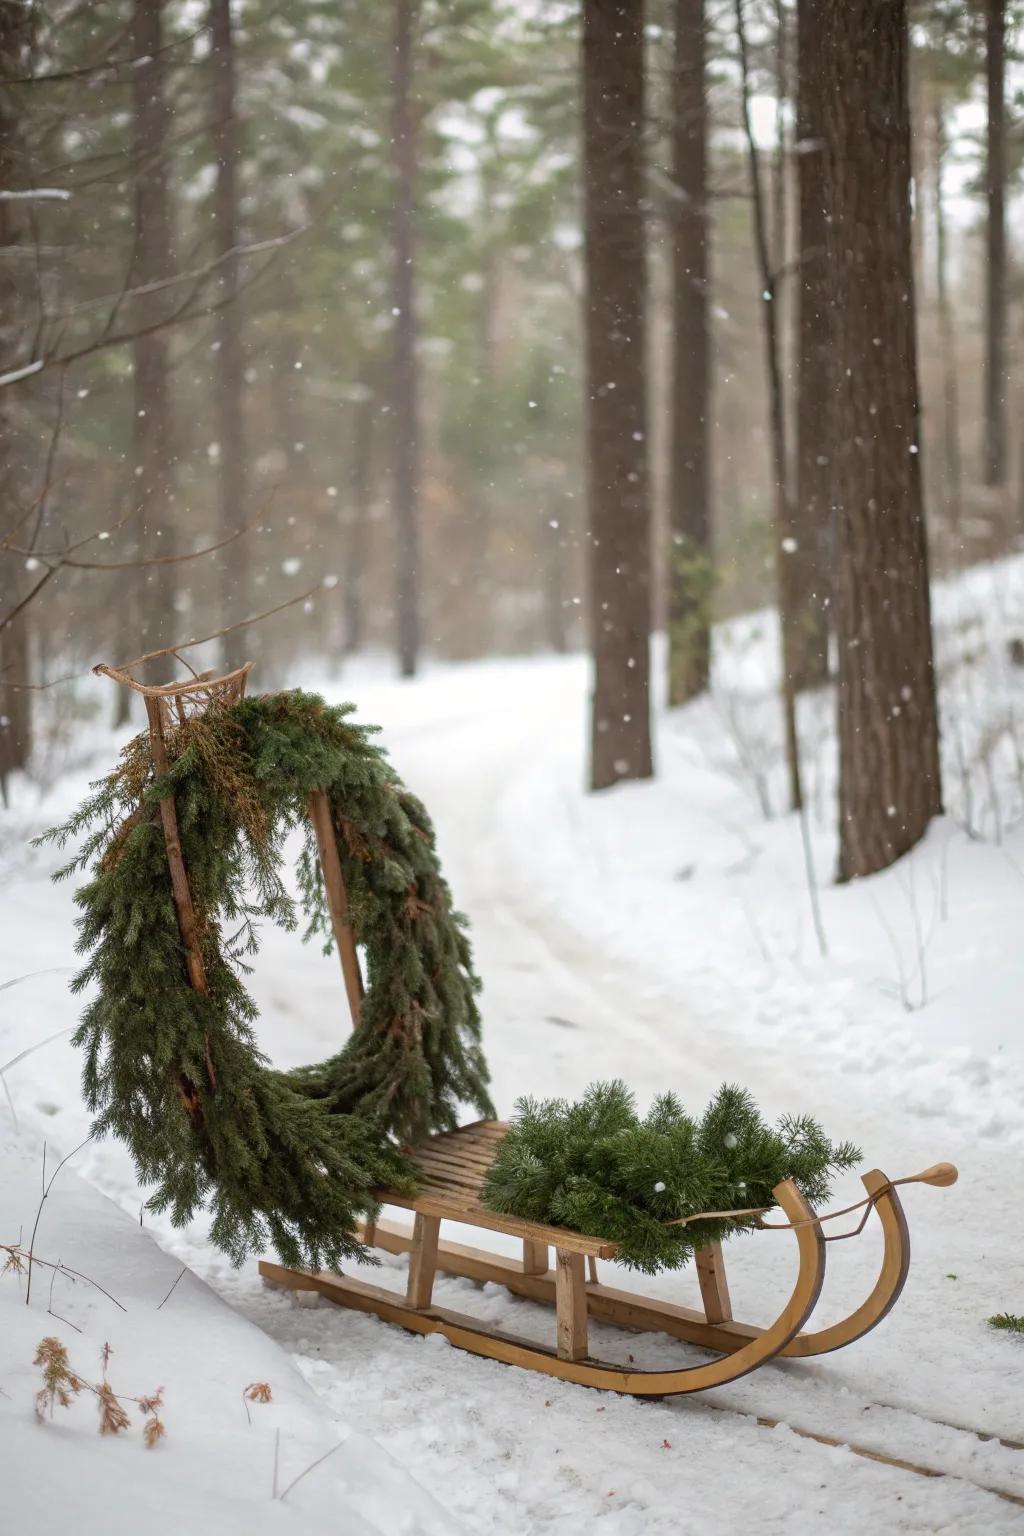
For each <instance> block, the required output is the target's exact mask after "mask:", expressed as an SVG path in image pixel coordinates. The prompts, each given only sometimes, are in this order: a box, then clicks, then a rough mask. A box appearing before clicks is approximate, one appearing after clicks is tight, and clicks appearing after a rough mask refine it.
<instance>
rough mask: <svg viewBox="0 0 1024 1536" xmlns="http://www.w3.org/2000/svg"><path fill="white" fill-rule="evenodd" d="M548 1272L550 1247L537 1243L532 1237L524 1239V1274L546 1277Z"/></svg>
mask: <svg viewBox="0 0 1024 1536" xmlns="http://www.w3.org/2000/svg"><path fill="white" fill-rule="evenodd" d="M547 1272H548V1245H547V1243H538V1242H535V1241H534V1239H533V1238H532V1237H524V1238H523V1274H524V1275H546V1274H547Z"/></svg>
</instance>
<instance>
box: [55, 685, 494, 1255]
mask: <svg viewBox="0 0 1024 1536" xmlns="http://www.w3.org/2000/svg"><path fill="white" fill-rule="evenodd" d="M351 709H352V706H350V705H341V706H328V705H327V704H325V703H324V701H323V700H322V699H320V698H317V697H316V696H315V695H312V694H307V693H303V692H298V691H296V692H292V693H284V694H276V695H266V696H263V697H254V698H248V699H240V700H237V701H236V702H232V703H224V702H219V703H218V702H215V703H213V704H211V706H210V708H209V709H208V710H207V711H206V712H205V713H203V714H200V715H197V716H194V717H192V718H186V719H185V720H183V721H181V722H180V723H179V724H176V725H174V726H172V727H169V728H168V730H167V732H166V745H167V751H168V758H169V769H168V772H167V774H166V776H165V777H163V778H161V777H160V776H159V775H158V774H157V773H156V771H155V769H154V766H153V760H152V755H151V750H150V742H149V738H148V736H147V735H141V736H137V737H135V738H134V740H133V741H131V742H130V743H129V744H128V745H127V747H125V749H124V751H123V753H122V757H121V761H120V764H119V765H118V767H117V768H116V769H115V770H114V772H113V773H111V774H110V775H109V777H107V778H106V779H102V780H100V781H98V783H96V784H94V785H93V786H92V791H93V793H92V794H91V795H90V797H89V798H88V799H87V800H86V801H85V803H84V804H83V805H82V806H81V808H80V809H79V810H78V811H77V812H76V814H75V815H73V816H72V817H71V819H70V820H69V821H68V822H67V823H66V824H65V825H64V826H62V827H57V828H54V829H53V830H52V831H51V832H49V833H46V834H45V836H44V838H42V839H40V841H48V840H49V841H55V842H56V843H57V844H58V845H59V846H61V847H63V846H64V845H65V844H66V843H67V842H68V841H69V840H70V839H77V838H79V837H80V836H82V834H85V838H84V842H83V843H82V845H81V847H80V849H79V851H78V853H77V854H76V856H75V857H74V858H73V859H72V860H71V862H70V863H69V864H67V865H66V867H65V868H64V869H62V870H60V871H58V874H57V877H56V878H58V879H59V878H62V877H66V876H68V875H70V874H72V873H73V872H75V871H77V870H80V869H83V868H85V867H86V866H88V865H90V864H93V869H92V877H91V879H90V880H89V881H88V883H87V884H85V885H84V886H83V887H82V888H81V889H80V890H79V891H78V892H77V894H76V898H75V899H76V902H77V903H78V905H79V907H80V908H81V909H82V913H81V916H80V918H79V920H78V924H79V929H80V936H79V940H78V946H77V947H78V950H79V952H80V953H82V954H84V955H86V956H87V957H88V958H87V961H86V963H85V965H84V967H83V969H82V970H81V971H80V972H79V974H78V975H77V976H76V977H75V979H74V981H73V983H72V986H73V990H75V991H76V992H80V991H82V990H84V989H85V988H86V987H89V986H91V985H95V987H96V989H97V990H96V995H95V996H94V997H93V998H92V1000H91V1001H90V1002H89V1004H88V1006H87V1007H86V1009H85V1012H84V1015H83V1017H82V1020H81V1023H80V1024H79V1027H78V1029H77V1031H76V1033H75V1036H74V1041H75V1043H76V1044H77V1045H80V1046H82V1047H84V1049H85V1066H84V1070H83V1082H84V1090H85V1096H86V1100H87V1102H88V1104H89V1107H90V1109H92V1110H93V1111H94V1112H96V1115H97V1118H96V1120H95V1123H94V1132H95V1133H96V1134H106V1133H112V1134H113V1135H115V1136H117V1137H119V1138H120V1139H121V1140H123V1141H124V1142H125V1143H126V1144H127V1145H128V1147H129V1149H130V1151H131V1153H132V1155H133V1157H134V1159H135V1164H136V1167H137V1170H138V1175H139V1178H140V1180H141V1181H143V1182H144V1183H155V1185H156V1191H155V1193H154V1194H153V1196H152V1198H151V1199H150V1201H149V1205H150V1207H151V1208H152V1209H154V1210H165V1209H166V1210H169V1211H170V1213H171V1217H172V1220H173V1221H174V1222H175V1223H176V1224H181V1223H184V1222H186V1221H188V1220H189V1218H190V1217H191V1216H192V1215H193V1214H194V1213H195V1212H196V1210H197V1209H199V1208H200V1207H201V1206H203V1205H207V1204H208V1205H209V1206H210V1208H211V1210H212V1216H213V1220H212V1237H213V1240H214V1241H215V1242H216V1243H217V1244H218V1245H219V1246H220V1247H221V1248H222V1249H224V1250H225V1251H226V1252H227V1253H228V1254H229V1255H230V1256H231V1258H232V1259H233V1260H234V1261H235V1262H236V1263H238V1262H241V1260H242V1259H243V1258H244V1257H245V1255H246V1254H247V1253H249V1252H252V1251H257V1252H258V1251H260V1250H262V1249H265V1247H266V1245H267V1242H268V1240H269V1242H270V1243H272V1244H273V1246H274V1247H275V1248H276V1250H277V1252H278V1254H279V1255H280V1257H281V1259H282V1261H283V1262H284V1263H286V1264H289V1265H301V1266H308V1267H311V1268H314V1269H315V1268H319V1267H322V1266H329V1265H331V1264H336V1263H337V1262H338V1260H339V1259H340V1258H341V1257H342V1256H344V1255H352V1254H356V1253H358V1254H360V1255H363V1256H365V1255H364V1250H362V1249H361V1248H360V1246H359V1244H358V1243H357V1242H356V1241H355V1239H354V1238H353V1237H352V1236H351V1232H352V1227H353V1223H354V1221H355V1219H356V1217H357V1216H358V1215H359V1214H360V1213H361V1212H369V1213H372V1212H374V1211H375V1210H376V1205H375V1202H374V1199H373V1194H372V1191H373V1189H374V1187H375V1186H380V1185H392V1186H395V1185H398V1186H401V1187H405V1188H411V1187H412V1180H411V1178H410V1171H409V1164H408V1162H407V1160H406V1159H405V1158H404V1156H403V1155H402V1153H401V1151H400V1148H399V1144H404V1143H406V1142H411V1141H415V1140H416V1139H418V1138H420V1137H422V1136H424V1135H425V1134H427V1133H428V1132H429V1131H431V1130H441V1129H449V1128H451V1127H452V1126H454V1125H455V1124H456V1123H457V1107H458V1105H459V1103H460V1102H468V1103H471V1104H473V1105H475V1106H476V1108H477V1109H478V1110H479V1112H480V1113H481V1114H483V1115H487V1114H493V1110H492V1109H491V1105H490V1102H489V1100H488V1096H487V1088H486V1084H487V1069H486V1065H485V1062H484V1058H483V1053H482V1050H481V1047H480V1017H479V1013H478V1010H477V1002H476V994H477V992H478V990H479V982H478V979H477V977H476V974H475V972H474V969H473V961H472V955H471V951H470V945H469V939H468V937H467V934H466V931H465V922H464V919H463V918H462V917H461V916H459V914H457V913H456V912H454V911H453V909H452V902H451V895H450V892H449V890H448V887H447V885H446V883H445V881H444V879H443V878H442V875H441V870H440V866H439V864H438V859H437V853H436V850H435V845H434V833H433V828H432V826H431V823H430V820H429V818H428V816H427V813H426V811H425V810H424V808H423V806H422V805H421V804H420V802H419V801H418V800H417V799H416V798H415V797H414V796H413V795H411V794H410V793H409V792H408V790H406V789H405V787H404V786H403V784H402V783H401V781H400V779H399V778H398V777H397V775H396V774H395V772H394V770H393V769H392V768H391V766H390V765H389V763H388V762H387V759H386V758H385V756H384V754H383V751H382V750H381V749H380V748H379V747H377V746H375V745H374V744H373V742H372V740H371V736H372V733H373V728H372V727H367V726H360V725H357V724H355V723H354V722H353V721H352V720H351V719H349V715H350V713H351ZM314 789H322V790H324V791H325V792H326V795H327V797H328V801H329V803H330V807H331V813H332V818H333V822H334V830H335V834H336V839H337V843H338V852H339V856H340V859H341V864H342V870H343V874H344V878H345V882H346V886H347V889H348V894H349V902H350V920H351V922H352V927H353V930H354V933H355V937H356V939H357V941H358V942H359V943H360V944H361V945H362V946H363V947H364V953H365V957H366V967H367V992H366V997H365V999H364V1004H363V1009H362V1014H361V1021H360V1027H359V1029H357V1030H356V1031H354V1032H353V1034H352V1035H351V1036H350V1037H349V1039H348V1041H347V1043H346V1044H345V1046H344V1047H343V1049H342V1050H340V1051H339V1052H338V1053H337V1055H335V1056H332V1057H331V1058H330V1059H329V1060H327V1061H324V1062H321V1063H318V1064H315V1065H312V1066H307V1067H302V1068H300V1069H298V1070H296V1071H292V1072H280V1071H275V1070H273V1069H272V1068H271V1067H270V1066H269V1065H268V1063H267V1060H266V1058H265V1057H264V1056H262V1055H261V1054H260V1052H259V1051H258V1049H257V1047H256V1043H255V1038H254V1034H253V1024H254V1021H255V1019H256V1015H257V1010H256V1006H255V1004H254V1002H253V1000H252V998H251V997H250V995H249V993H248V992H247V991H246V988H245V986H244V983H243V980H242V975H243V974H244V973H245V972H246V971H247V970H248V969H249V966H248V964H247V960H248V959H249V958H250V957H252V956H253V955H254V954H255V953H256V951H257V948H258V938H257V929H256V923H257V922H258V920H259V919H261V918H269V919H271V920H273V921H274V922H277V923H279V924H281V925H283V926H284V927H286V928H294V927H296V926H297V923H298V914H297V912H296V910H295V903H294V902H293V901H292V899H291V898H290V896H289V895H288V892H287V890H286V889H285V886H284V884H283V883H282V880H281V877H280V872H279V866H280V862H281V853H282V843H283V840H284V838H285V836H286V835H287V833H289V832H290V831H291V830H292V829H293V828H295V827H296V826H300V825H302V826H305V828H306V835H305V844H304V848H303V851H302V855H301V858H300V861H299V866H298V885H299V891H300V905H301V907H302V909H303V911H304V913H305V916H306V920H307V932H306V937H309V936H310V935H319V936H321V937H322V938H323V939H324V941H325V948H328V949H329V948H330V946H331V942H332V928H331V922H330V915H329V910H328V907H327V903H326V896H325V892H324V888H323V882H322V877H321V873H320V865H319V861H318V858H317V849H316V841H315V835H314V833H313V830H312V828H311V827H309V825H308V823H307V822H306V819H305V811H306V803H307V798H308V796H309V794H310V793H311V791H313V790H314ZM171 793H173V795H174V800H175V807H176V811H177V817H178V824H179V832H180V838H181V847H182V854H183V856H184V861H185V866H186V869H187V872H188V881H189V886H190V890H191V895H192V900H193V904H194V907H195V911H196V918H197V922H198V926H199V938H200V944H201V949H202V956H203V962H204V965H205V969H206V978H207V983H208V993H207V994H205V995H204V994H202V993H200V992H198V991H195V990H193V988H192V987H190V986H189V985H188V982H187V978H186V970H185V964H184V954H183V946H182V941H181V937H180V934H179V930H178V923H177V917H176V913H175V907H174V903H173V900H172V892H171V884H170V876H169V871H168V864H167V854H166V848H165V844H164V838H163V833H162V830H161V825H160V819H159V811H158V801H159V800H160V799H161V798H162V797H165V796H167V795H168V794H171Z"/></svg>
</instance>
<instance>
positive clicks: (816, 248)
mask: <svg viewBox="0 0 1024 1536" xmlns="http://www.w3.org/2000/svg"><path fill="white" fill-rule="evenodd" d="M827 10H828V0H799V3H798V5H797V123H796V135H797V161H796V163H797V180H798V190H799V209H800V263H799V276H798V281H797V305H796V326H797V337H796V354H797V357H796V363H797V396H796V435H797V443H796V505H795V508H794V534H793V536H794V538H795V540H796V546H797V547H796V549H795V550H794V552H793V571H792V576H793V587H794V593H793V603H794V607H795V610H796V624H795V633H794V636H793V640H794V651H795V654H794V659H793V671H794V678H793V680H794V683H795V686H796V687H797V688H798V689H803V688H814V687H818V686H819V685H820V684H822V683H824V682H825V681H826V680H827V678H828V637H829V623H828V600H829V592H830V582H829V576H828V573H829V571H830V569H831V567H832V560H831V550H832V544H833V528H832V511H831V509H832V477H833V465H832V452H831V448H832V445H831V442H830V438H829V423H828V401H829V397H830V394H831V391H832V377H831V368H830V364H831V356H832V354H831V346H830V340H829V310H828V271H827V266H826V257H825V242H826V234H827V230H826V222H825V189H824V169H825V167H824V153H823V146H822V141H821V85H822V82H821V40H820V34H821V29H822V27H824V26H825V25H826V15H827Z"/></svg>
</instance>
